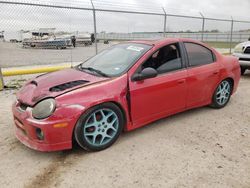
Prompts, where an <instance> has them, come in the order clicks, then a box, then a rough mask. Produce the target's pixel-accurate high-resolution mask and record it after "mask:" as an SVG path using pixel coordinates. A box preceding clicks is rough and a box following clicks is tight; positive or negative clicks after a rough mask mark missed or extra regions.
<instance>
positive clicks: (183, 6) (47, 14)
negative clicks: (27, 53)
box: [0, 0, 250, 35]
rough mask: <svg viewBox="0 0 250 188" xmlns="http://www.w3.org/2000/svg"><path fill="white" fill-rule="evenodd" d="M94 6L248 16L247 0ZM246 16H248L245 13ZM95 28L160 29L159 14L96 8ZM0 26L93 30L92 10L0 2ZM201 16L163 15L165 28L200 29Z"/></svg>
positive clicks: (124, 1)
mask: <svg viewBox="0 0 250 188" xmlns="http://www.w3.org/2000/svg"><path fill="white" fill-rule="evenodd" d="M18 1H19V2H31V3H45V4H49V5H52V4H53V5H55V4H59V5H64V6H66V5H67V6H75V7H87V8H91V4H90V1H89V0H81V1H79V0H70V1H68V0H56V1H55V0H43V1H38V0H25V1H24V0H18ZM93 2H94V4H95V6H96V8H104V9H117V10H133V11H149V12H158V13H159V12H160V13H162V12H163V11H162V6H164V7H165V9H166V11H167V13H170V14H181V15H191V16H200V14H199V12H202V13H203V14H204V15H205V16H208V17H213V18H226V19H230V17H231V16H233V17H234V19H243V20H250V19H249V16H248V14H246V13H247V12H248V10H249V8H250V1H249V0H241V1H240V3H239V1H238V0H230V1H229V0H203V1H197V0H189V1H186V0H155V1H154V0H144V1H139V0H120V1H119V2H118V1H115V0H98V1H97V0H93ZM247 16H248V17H247ZM96 17H97V30H98V32H101V31H107V32H140V31H148V32H153V31H156V32H157V31H163V22H164V18H163V16H150V15H138V14H124V13H109V12H97V14H96ZM0 18H1V19H0V26H1V28H0V30H5V31H6V35H8V34H7V33H12V34H13V33H17V31H18V30H21V29H24V30H33V29H38V28H44V27H49V28H57V30H60V31H62V30H64V31H77V30H78V31H89V32H93V15H92V11H83V10H70V9H56V8H44V7H34V6H33V7H32V6H22V5H7V4H0ZM201 23H202V22H201V20H199V19H189V18H175V17H168V18H167V30H168V31H179V30H193V31H199V30H201ZM230 24H231V23H229V22H217V21H206V25H205V27H206V29H208V30H211V29H219V30H222V31H228V30H230ZM247 28H250V24H241V23H235V29H237V30H239V29H247Z"/></svg>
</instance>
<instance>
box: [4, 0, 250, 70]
mask: <svg viewBox="0 0 250 188" xmlns="http://www.w3.org/2000/svg"><path fill="white" fill-rule="evenodd" d="M0 17H1V20H0V67H16V66H30V65H44V64H58V63H71V64H77V63H79V62H82V61H84V60H86V59H87V58H89V57H91V56H93V55H94V54H96V53H97V52H98V51H101V50H103V49H105V48H107V47H109V46H111V45H113V44H115V43H118V42H120V41H127V40H141V39H159V38H163V37H181V38H192V39H196V40H201V41H204V42H207V43H209V44H210V45H211V46H214V47H215V48H220V49H222V52H232V48H233V47H234V45H236V44H237V43H239V42H243V41H246V40H248V38H249V37H250V30H249V29H250V21H243V20H238V19H234V18H233V17H231V16H230V17H229V18H218V17H209V16H206V15H205V14H203V13H197V12H196V13H194V14H188V13H185V14H181V13H180V14H179V13H178V14H177V13H176V11H174V13H171V11H169V10H168V9H166V8H164V7H159V6H156V5H152V4H147V3H144V4H143V6H139V7H138V5H137V6H136V5H135V4H132V3H126V4H121V3H119V2H117V3H113V2H111V1H109V0H103V1H96V0H93V1H91V0H87V1H79V0H74V1H66V0H60V1H59V0H55V1H48V0H47V1H46V0H45V1H38V0H32V1H31V0H14V1H8V0H0ZM223 50H224V51H223Z"/></svg>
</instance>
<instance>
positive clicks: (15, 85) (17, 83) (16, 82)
mask: <svg viewBox="0 0 250 188" xmlns="http://www.w3.org/2000/svg"><path fill="white" fill-rule="evenodd" d="M26 81H27V80H26V79H13V80H11V81H9V82H8V83H7V84H6V85H5V88H6V89H20V88H21V87H22V86H23V84H24V83H25V82H26Z"/></svg>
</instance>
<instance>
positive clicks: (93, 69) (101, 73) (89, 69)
mask: <svg viewBox="0 0 250 188" xmlns="http://www.w3.org/2000/svg"><path fill="white" fill-rule="evenodd" d="M79 68H80V69H81V70H88V71H90V72H95V73H97V74H99V75H101V76H104V77H109V76H108V75H107V74H105V73H104V72H102V71H100V70H98V69H95V68H93V67H83V66H79Z"/></svg>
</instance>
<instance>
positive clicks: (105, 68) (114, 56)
mask: <svg viewBox="0 0 250 188" xmlns="http://www.w3.org/2000/svg"><path fill="white" fill-rule="evenodd" d="M151 47H152V46H150V45H146V44H138V43H124V44H117V45H114V46H112V47H110V48H108V49H106V50H103V51H102V52H100V53H99V54H97V55H96V56H94V57H92V58H91V59H88V60H87V61H85V62H84V63H82V64H80V67H79V68H82V69H85V70H86V69H87V70H95V72H98V71H99V73H102V74H103V75H107V76H118V75H120V74H122V73H124V72H125V71H127V70H128V69H129V68H130V67H131V66H132V65H133V64H134V63H135V62H136V61H137V60H138V59H139V58H140V57H141V56H142V55H143V54H144V53H146V52H147V51H148V50H149V49H150V48H151Z"/></svg>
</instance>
